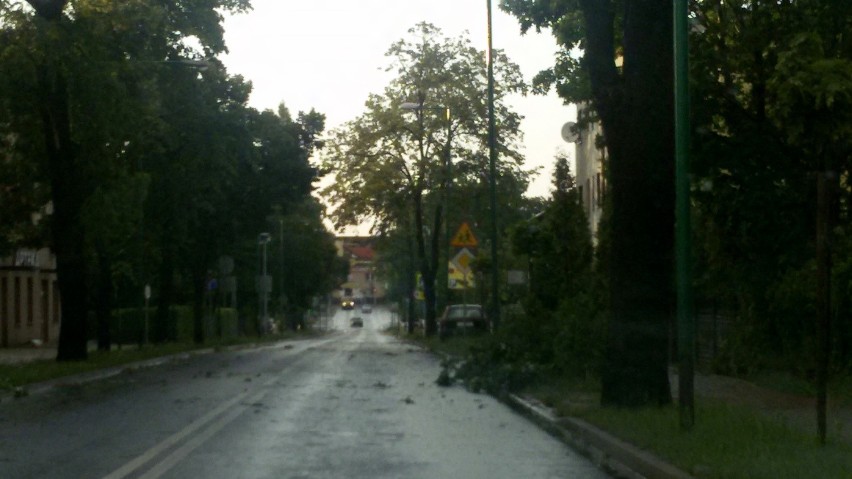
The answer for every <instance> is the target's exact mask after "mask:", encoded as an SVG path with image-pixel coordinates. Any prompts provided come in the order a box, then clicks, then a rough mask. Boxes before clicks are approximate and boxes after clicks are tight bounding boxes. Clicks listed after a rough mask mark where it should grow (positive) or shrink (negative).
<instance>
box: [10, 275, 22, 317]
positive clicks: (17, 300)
mask: <svg viewBox="0 0 852 479" xmlns="http://www.w3.org/2000/svg"><path fill="white" fill-rule="evenodd" d="M12 297H13V298H14V299H13V300H12V301H13V302H14V304H15V311H14V313H13V314H14V317H15V327H16V328H20V327H21V278H17V277H16V278H15V287H14V288H13V289H12Z"/></svg>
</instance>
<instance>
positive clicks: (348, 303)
mask: <svg viewBox="0 0 852 479" xmlns="http://www.w3.org/2000/svg"><path fill="white" fill-rule="evenodd" d="M340 307H341V308H342V309H347V310H348V309H355V300H354V299H352V298H343V299H341V300H340Z"/></svg>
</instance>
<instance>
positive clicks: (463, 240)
mask: <svg viewBox="0 0 852 479" xmlns="http://www.w3.org/2000/svg"><path fill="white" fill-rule="evenodd" d="M450 244H451V245H452V246H455V247H456V248H464V247H465V246H470V247H474V246H477V245H479V242H478V241H476V236H473V231H471V230H470V225H468V224H467V223H462V225H461V226H459V230H458V231H456V235H455V236H453V239H452V241H450Z"/></svg>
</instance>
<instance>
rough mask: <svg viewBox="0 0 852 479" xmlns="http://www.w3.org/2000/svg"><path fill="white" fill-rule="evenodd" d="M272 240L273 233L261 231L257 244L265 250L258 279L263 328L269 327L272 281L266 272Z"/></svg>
mask: <svg viewBox="0 0 852 479" xmlns="http://www.w3.org/2000/svg"><path fill="white" fill-rule="evenodd" d="M271 240H272V235H271V234H269V233H261V234H260V235H258V237H257V244H258V245H259V246H260V247H261V249H262V251H263V260H262V261H261V275H260V279H259V280H258V283H257V284H258V287H257V291H258V293H260V310H261V317H260V324H261V328H266V327H267V324H266V323H267V321H268V319H267V316H268V312H267V306H268V305H269V291H270V290H272V281H271V280H270V279H271V278H270V277H269V275H267V274H266V245H267V244H269V241H271Z"/></svg>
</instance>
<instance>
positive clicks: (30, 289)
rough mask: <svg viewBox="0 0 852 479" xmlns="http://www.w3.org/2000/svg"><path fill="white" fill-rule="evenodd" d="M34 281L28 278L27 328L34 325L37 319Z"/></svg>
mask: <svg viewBox="0 0 852 479" xmlns="http://www.w3.org/2000/svg"><path fill="white" fill-rule="evenodd" d="M34 290H35V288H34V287H33V279H32V278H27V326H32V325H33V320H34V319H35V307H34V305H33V292H34Z"/></svg>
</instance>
